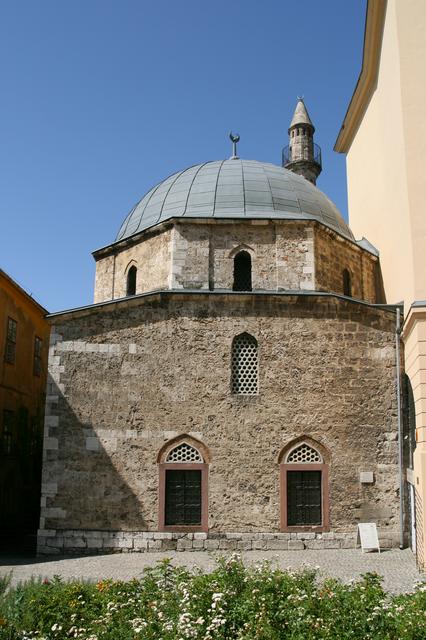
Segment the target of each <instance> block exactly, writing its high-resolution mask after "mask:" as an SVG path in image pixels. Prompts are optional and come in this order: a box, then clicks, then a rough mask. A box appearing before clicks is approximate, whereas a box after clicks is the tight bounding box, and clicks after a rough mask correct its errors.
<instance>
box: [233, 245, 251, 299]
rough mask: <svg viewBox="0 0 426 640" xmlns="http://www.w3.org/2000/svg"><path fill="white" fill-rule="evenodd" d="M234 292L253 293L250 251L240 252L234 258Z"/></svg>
mask: <svg viewBox="0 0 426 640" xmlns="http://www.w3.org/2000/svg"><path fill="white" fill-rule="evenodd" d="M232 289H233V291H251V290H252V283H251V255H250V254H249V253H248V251H239V252H238V253H237V255H236V256H235V258H234V283H233V286H232Z"/></svg>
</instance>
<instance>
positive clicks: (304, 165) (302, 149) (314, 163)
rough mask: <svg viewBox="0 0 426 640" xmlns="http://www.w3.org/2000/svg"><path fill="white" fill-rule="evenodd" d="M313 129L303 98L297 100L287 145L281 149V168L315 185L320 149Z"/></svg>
mask: <svg viewBox="0 0 426 640" xmlns="http://www.w3.org/2000/svg"><path fill="white" fill-rule="evenodd" d="M314 131H315V127H314V125H313V124H312V122H311V119H310V117H309V114H308V111H307V109H306V106H305V103H304V102H303V98H298V99H297V105H296V109H295V111H294V114H293V118H292V121H291V123H290V127H289V129H288V135H289V145H288V146H287V147H284V149H283V161H282V163H283V167H285V168H286V169H289V170H290V171H293V173H298V174H299V175H301V176H303V177H304V178H306V180H309V182H312V184H316V181H317V178H318V176H319V174H320V173H321V169H322V167H321V149H320V147H319V146H318V145H317V144H315V143H314Z"/></svg>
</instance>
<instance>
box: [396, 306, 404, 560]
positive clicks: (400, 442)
mask: <svg viewBox="0 0 426 640" xmlns="http://www.w3.org/2000/svg"><path fill="white" fill-rule="evenodd" d="M400 343H401V309H400V308H399V307H397V309H396V329H395V346H396V353H395V357H396V403H397V412H398V414H397V415H398V468H399V548H400V549H403V548H404V475H403V474H404V470H403V459H402V453H403V452H402V447H403V440H402V420H401V360H400Z"/></svg>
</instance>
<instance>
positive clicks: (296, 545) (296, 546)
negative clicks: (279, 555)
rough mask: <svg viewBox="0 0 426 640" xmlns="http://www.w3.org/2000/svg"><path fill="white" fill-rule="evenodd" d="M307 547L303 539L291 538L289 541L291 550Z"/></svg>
mask: <svg viewBox="0 0 426 640" xmlns="http://www.w3.org/2000/svg"><path fill="white" fill-rule="evenodd" d="M304 548H305V545H304V543H303V542H302V540H289V541H288V550H289V551H301V550H302V549H304Z"/></svg>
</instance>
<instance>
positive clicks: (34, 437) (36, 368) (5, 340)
mask: <svg viewBox="0 0 426 640" xmlns="http://www.w3.org/2000/svg"><path fill="white" fill-rule="evenodd" d="M46 313H47V311H46V310H45V309H43V307H42V306H40V305H39V304H38V303H37V302H36V301H35V300H34V299H33V298H32V297H31V296H30V295H29V294H28V293H26V292H25V291H24V290H23V289H22V288H21V287H20V286H19V285H18V284H17V283H16V282H15V281H14V280H13V279H12V278H11V277H10V276H8V275H7V274H6V273H5V272H4V271H2V270H1V269H0V513H1V517H0V545H2V544H3V545H7V546H10V543H11V540H12V541H13V543H17V542H19V541H20V540H25V539H27V537H28V536H31V535H32V534H34V532H35V531H36V529H37V525H38V517H39V511H40V498H39V496H40V478H41V462H42V441H43V419H44V405H45V389H46V378H47V355H48V345H49V333H50V327H49V325H48V323H47V322H46V320H45V315H46Z"/></svg>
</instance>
